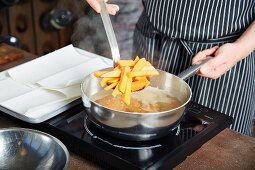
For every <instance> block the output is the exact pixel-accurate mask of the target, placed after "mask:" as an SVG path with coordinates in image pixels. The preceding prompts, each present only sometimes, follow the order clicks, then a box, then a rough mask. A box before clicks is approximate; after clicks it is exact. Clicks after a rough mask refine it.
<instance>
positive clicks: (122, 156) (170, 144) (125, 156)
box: [45, 103, 232, 169]
mask: <svg viewBox="0 0 255 170" xmlns="http://www.w3.org/2000/svg"><path fill="white" fill-rule="evenodd" d="M84 122H85V123H84ZM231 122H232V118H231V117H229V116H226V115H224V114H222V113H219V112H216V111H213V110H211V109H209V108H206V107H204V106H201V105H198V104H195V103H191V104H190V105H189V108H188V111H187V112H186V114H185V117H184V119H183V121H182V122H181V123H180V125H179V127H178V128H176V129H175V130H173V131H172V132H170V133H169V135H167V136H165V137H163V138H161V139H156V140H152V141H145V142H144V141H143V142H136V141H126V140H121V139H118V138H114V137H112V136H108V135H107V134H105V133H103V132H101V131H100V130H99V129H97V127H94V125H93V124H92V123H91V122H90V121H89V120H88V119H87V116H86V112H85V111H84V109H83V107H82V106H81V105H79V106H76V107H74V108H72V109H70V110H68V111H67V112H66V113H64V114H61V115H60V116H58V117H56V118H53V119H52V120H50V121H48V122H46V123H45V124H46V128H47V131H48V132H50V133H51V134H53V135H54V136H56V137H57V138H59V139H60V140H61V141H62V142H63V143H64V144H65V145H66V146H67V148H68V149H69V150H71V151H73V152H75V153H77V154H79V155H81V156H84V157H85V158H87V159H89V160H92V161H94V162H96V163H97V164H99V165H101V166H102V167H104V168H107V169H171V168H173V167H175V166H176V165H178V164H179V163H180V162H182V161H183V160H184V159H185V158H186V157H187V156H188V155H190V154H191V153H193V152H194V151H195V150H196V149H198V148H199V147H200V146H201V145H202V144H204V143H205V142H206V141H208V140H209V139H211V138H212V137H213V136H215V135H216V134H218V133H219V132H220V131H222V130H223V129H225V128H226V127H228V126H229V125H230V124H231Z"/></svg>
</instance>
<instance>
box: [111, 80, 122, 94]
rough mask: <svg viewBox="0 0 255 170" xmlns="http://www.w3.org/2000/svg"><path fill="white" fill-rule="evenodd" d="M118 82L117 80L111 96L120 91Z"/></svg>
mask: <svg viewBox="0 0 255 170" xmlns="http://www.w3.org/2000/svg"><path fill="white" fill-rule="evenodd" d="M119 84H120V83H119V82H118V84H117V86H116V87H115V89H114V90H113V92H112V95H113V97H116V96H117V95H118V94H119V93H120V91H119Z"/></svg>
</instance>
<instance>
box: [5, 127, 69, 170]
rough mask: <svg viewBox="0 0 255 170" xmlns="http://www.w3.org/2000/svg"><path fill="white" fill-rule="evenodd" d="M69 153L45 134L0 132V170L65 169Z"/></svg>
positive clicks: (12, 129)
mask: <svg viewBox="0 0 255 170" xmlns="http://www.w3.org/2000/svg"><path fill="white" fill-rule="evenodd" d="M68 162H69V153H68V151H67V149H66V147H65V145H64V144H63V143H61V142H60V141H59V140H58V139H56V138H55V137H53V136H51V135H48V134H46V133H43V132H40V131H36V130H31V129H23V128H7V129H1V130H0V169H5V170H8V169H12V170H20V169H26V170H29V169H33V170H34V169H38V170H44V169H47V170H51V169H52V170H60V169H61V170H62V169H67V165H68Z"/></svg>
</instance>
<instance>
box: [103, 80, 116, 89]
mask: <svg viewBox="0 0 255 170" xmlns="http://www.w3.org/2000/svg"><path fill="white" fill-rule="evenodd" d="M117 84H118V82H115V83H112V84H110V85H109V86H106V87H105V88H104V90H106V91H108V90H111V89H112V88H114V87H116V86H117Z"/></svg>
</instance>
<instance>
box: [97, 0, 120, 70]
mask: <svg viewBox="0 0 255 170" xmlns="http://www.w3.org/2000/svg"><path fill="white" fill-rule="evenodd" d="M99 3H100V7H101V12H100V15H101V18H102V20H103V24H104V28H105V31H106V35H107V38H108V41H109V44H110V48H111V52H112V59H113V66H114V67H116V66H117V65H118V62H119V60H120V51H119V47H118V44H117V40H116V37H115V34H114V31H113V28H112V23H111V19H110V16H109V14H108V11H107V9H106V5H105V2H104V0H100V1H99Z"/></svg>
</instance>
